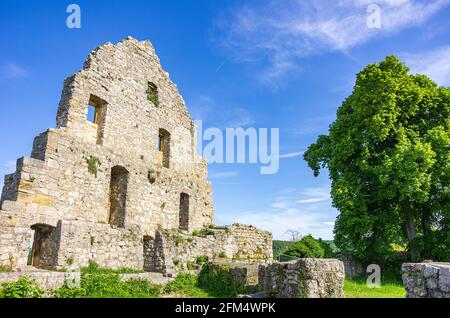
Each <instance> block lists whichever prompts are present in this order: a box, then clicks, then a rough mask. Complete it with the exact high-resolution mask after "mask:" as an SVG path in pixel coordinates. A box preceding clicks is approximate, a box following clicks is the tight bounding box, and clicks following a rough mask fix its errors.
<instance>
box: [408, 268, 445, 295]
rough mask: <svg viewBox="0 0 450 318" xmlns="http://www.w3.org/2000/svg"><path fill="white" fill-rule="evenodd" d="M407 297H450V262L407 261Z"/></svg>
mask: <svg viewBox="0 0 450 318" xmlns="http://www.w3.org/2000/svg"><path fill="white" fill-rule="evenodd" d="M402 271H403V275H402V278H403V285H404V286H405V289H406V297H407V298H450V263H405V264H403V265H402Z"/></svg>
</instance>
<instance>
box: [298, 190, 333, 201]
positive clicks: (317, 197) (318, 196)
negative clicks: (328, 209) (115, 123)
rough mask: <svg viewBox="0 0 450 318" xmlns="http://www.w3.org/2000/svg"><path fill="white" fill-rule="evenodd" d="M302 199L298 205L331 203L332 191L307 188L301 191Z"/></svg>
mask: <svg viewBox="0 0 450 318" xmlns="http://www.w3.org/2000/svg"><path fill="white" fill-rule="evenodd" d="M300 195H301V197H302V199H300V200H298V201H297V203H300V204H308V203H319V202H325V201H330V189H329V188H307V189H303V190H301V191H300Z"/></svg>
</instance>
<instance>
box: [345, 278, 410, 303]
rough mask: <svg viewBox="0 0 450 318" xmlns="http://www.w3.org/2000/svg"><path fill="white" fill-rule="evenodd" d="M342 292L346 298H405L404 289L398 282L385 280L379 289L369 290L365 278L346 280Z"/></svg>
mask: <svg viewBox="0 0 450 318" xmlns="http://www.w3.org/2000/svg"><path fill="white" fill-rule="evenodd" d="M344 292H345V296H346V297H347V298H405V288H404V287H403V284H402V283H401V282H399V281H394V280H391V281H389V280H387V281H384V282H382V283H381V287H380V288H369V287H368V286H367V283H366V280H365V278H354V279H346V280H345V284H344Z"/></svg>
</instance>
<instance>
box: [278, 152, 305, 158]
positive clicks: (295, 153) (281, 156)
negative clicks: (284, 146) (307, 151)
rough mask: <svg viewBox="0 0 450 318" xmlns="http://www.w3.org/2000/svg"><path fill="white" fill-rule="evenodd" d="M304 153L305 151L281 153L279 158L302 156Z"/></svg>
mask: <svg viewBox="0 0 450 318" xmlns="http://www.w3.org/2000/svg"><path fill="white" fill-rule="evenodd" d="M303 154H304V151H297V152H290V153H286V154H284V155H280V156H279V158H280V159H282V158H294V157H300V156H301V155H303Z"/></svg>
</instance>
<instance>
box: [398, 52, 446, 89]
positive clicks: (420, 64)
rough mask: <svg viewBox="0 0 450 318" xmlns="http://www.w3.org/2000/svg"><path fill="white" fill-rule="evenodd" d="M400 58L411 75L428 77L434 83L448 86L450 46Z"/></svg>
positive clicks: (404, 55)
mask: <svg viewBox="0 0 450 318" xmlns="http://www.w3.org/2000/svg"><path fill="white" fill-rule="evenodd" d="M401 58H402V59H403V60H404V61H405V63H406V65H407V66H409V67H410V68H411V71H412V72H413V73H418V74H425V75H428V76H429V77H430V78H431V79H433V80H434V81H435V82H436V83H438V84H440V85H443V86H450V46H445V47H440V48H437V49H434V50H430V51H426V52H421V53H415V54H403V56H401Z"/></svg>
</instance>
